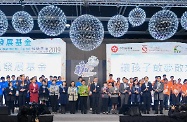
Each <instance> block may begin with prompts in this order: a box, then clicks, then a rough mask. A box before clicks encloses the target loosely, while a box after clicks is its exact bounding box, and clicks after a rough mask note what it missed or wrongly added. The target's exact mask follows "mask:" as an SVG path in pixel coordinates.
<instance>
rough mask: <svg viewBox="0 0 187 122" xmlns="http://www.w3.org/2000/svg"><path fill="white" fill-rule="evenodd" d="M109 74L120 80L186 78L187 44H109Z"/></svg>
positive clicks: (107, 46) (107, 54)
mask: <svg viewBox="0 0 187 122" xmlns="http://www.w3.org/2000/svg"><path fill="white" fill-rule="evenodd" d="M106 56H107V59H106V60H107V62H106V63H107V66H106V67H107V68H106V70H107V73H106V77H107V79H108V75H109V74H110V73H112V74H114V78H117V77H121V78H122V77H127V78H130V77H135V76H137V77H139V79H141V78H143V77H144V76H149V77H150V80H151V81H153V80H154V77H155V76H157V75H159V76H162V75H163V74H166V75H167V76H168V78H169V77H170V76H171V75H174V76H176V77H175V78H183V79H184V78H185V76H186V75H185V74H186V73H187V63H186V60H187V44H186V43H180V42H150V43H124V44H107V45H106Z"/></svg>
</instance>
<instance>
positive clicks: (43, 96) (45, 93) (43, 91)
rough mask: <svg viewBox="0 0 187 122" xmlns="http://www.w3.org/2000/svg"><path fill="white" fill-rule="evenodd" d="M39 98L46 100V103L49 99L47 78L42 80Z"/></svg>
mask: <svg viewBox="0 0 187 122" xmlns="http://www.w3.org/2000/svg"><path fill="white" fill-rule="evenodd" d="M39 100H40V101H45V102H46V103H47V102H48V100H49V90H48V88H47V83H46V81H45V80H43V81H42V85H41V86H40V89H39Z"/></svg>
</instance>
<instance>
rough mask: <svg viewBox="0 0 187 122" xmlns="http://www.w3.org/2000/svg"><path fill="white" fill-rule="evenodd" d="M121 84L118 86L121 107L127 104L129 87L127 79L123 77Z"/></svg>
mask: <svg viewBox="0 0 187 122" xmlns="http://www.w3.org/2000/svg"><path fill="white" fill-rule="evenodd" d="M122 80H123V83H121V84H120V88H119V92H120V94H121V95H120V97H121V107H122V106H123V104H128V100H129V92H130V86H129V84H128V79H127V78H125V77H123V79H122Z"/></svg>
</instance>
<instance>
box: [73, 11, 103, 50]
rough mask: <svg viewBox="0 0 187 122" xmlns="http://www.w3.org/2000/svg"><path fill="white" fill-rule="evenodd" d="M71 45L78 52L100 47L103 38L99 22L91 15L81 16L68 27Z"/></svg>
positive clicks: (101, 26)
mask: <svg viewBox="0 0 187 122" xmlns="http://www.w3.org/2000/svg"><path fill="white" fill-rule="evenodd" d="M70 38H71V41H72V43H73V44H74V45H75V46H76V47H77V48H78V49H80V50H83V51H91V50H94V49H95V48H97V47H98V46H100V44H101V43H102V41H103V38H104V28H103V25H102V23H101V21H100V20H99V19H98V18H96V17H94V16H92V15H88V14H85V15H81V16H79V17H78V18H76V19H75V20H74V21H73V23H72V24H71V27H70Z"/></svg>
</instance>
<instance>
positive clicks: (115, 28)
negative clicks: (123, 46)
mask: <svg viewBox="0 0 187 122" xmlns="http://www.w3.org/2000/svg"><path fill="white" fill-rule="evenodd" d="M107 28H108V32H109V33H110V34H111V35H112V36H114V37H121V36H123V35H124V34H126V33H127V31H128V29H129V23H128V20H127V18H126V17H124V16H122V15H115V16H113V17H111V18H110V20H109V21H108V25H107Z"/></svg>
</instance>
